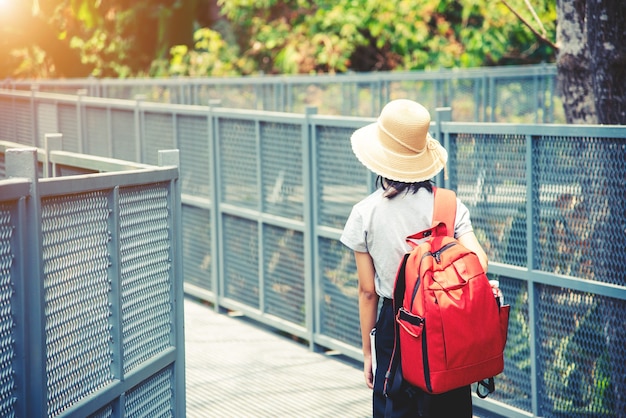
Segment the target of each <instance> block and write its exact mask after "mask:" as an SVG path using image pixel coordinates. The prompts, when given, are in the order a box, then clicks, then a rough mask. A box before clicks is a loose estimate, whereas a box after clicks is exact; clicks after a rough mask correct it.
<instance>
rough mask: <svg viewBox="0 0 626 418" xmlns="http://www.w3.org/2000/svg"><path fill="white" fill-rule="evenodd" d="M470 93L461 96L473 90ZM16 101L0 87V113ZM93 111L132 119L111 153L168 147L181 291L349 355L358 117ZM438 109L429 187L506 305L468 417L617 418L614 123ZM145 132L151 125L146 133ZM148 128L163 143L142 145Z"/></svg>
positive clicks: (624, 295)
mask: <svg viewBox="0 0 626 418" xmlns="http://www.w3.org/2000/svg"><path fill="white" fill-rule="evenodd" d="M516 82H517V81H516ZM535 82H536V81H533V82H532V83H535ZM528 85H529V84H528V83H526V84H522V85H520V88H522V89H523V88H526V87H524V86H528ZM478 86H479V84H473V83H470V82H467V83H465V84H464V86H463V88H464V91H465V92H466V94H468V95H469V94H470V93H471V94H474V93H476V94H479V93H481V92H480V89H479V88H478ZM520 91H522V90H520ZM437 94H444V92H441V91H439V92H437ZM481 94H482V93H481ZM6 97H8V99H6V101H5V98H6ZM34 97H35V99H37V100H42V101H55V102H56V103H57V105H56V106H57V112H58V113H57V115H61V114H62V113H67V114H70V113H72V114H74V115H76V117H77V118H80V117H81V115H82V112H80V111H77V109H76V108H75V109H74V111H72V112H69V111H67V109H69V108H70V104H71V103H74V106H76V107H77V108H80V107H81V106H82V105H83V104H82V103H83V102H84V101H85V100H87V99H86V98H84V97H83V98H80V100H79V99H76V98H68V97H66V96H63V97H60V96H52V97H50V96H47V95H45V94H42V93H39V94H37V95H35V96H34ZM481 97H484V95H483V96H481ZM30 100H33V98H32V95H31V94H25V93H17V92H12V93H10V94H2V93H0V105H2V103H3V101H5V102H4V103H7V102H10V103H15V102H20V101H24V102H26V103H30ZM72 100H74V102H72ZM89 100H92V101H93V102H91V103H90V104H89V105H90V107H91V108H92V109H96V108H97V106H96V104H97V100H96V99H89ZM100 100H102V99H100ZM22 104H23V103H22ZM2 106H5V105H2ZM528 106H530V104H529V105H528ZM25 107H30V105H29V106H20V107H18V108H13V107H11V109H14V110H11V112H15V111H21V110H20V109H24V108H25ZM15 109H17V110H15ZM99 111H100V114H101V117H103V118H107V117H108V116H107V115H112V114H113V113H115V114H117V116H116V118H119V119H123V120H126V121H128V122H130V121H134V123H133V125H132V126H129V128H128V131H126V132H125V135H127V136H128V137H129V138H130V137H132V141H129V142H132V144H133V147H130V146H129V147H128V152H129V153H130V154H129V156H127V157H126V158H132V155H131V154H133V153H135V152H137V150H142V151H141V153H139V154H140V155H139V157H140V158H141V155H143V153H144V152H145V150H149V149H152V148H154V147H155V145H152V144H151V141H155V143H157V144H160V145H161V146H162V145H166V144H170V143H171V144H175V145H177V146H178V147H180V148H181V167H180V172H181V178H182V185H181V188H182V189H183V191H184V193H183V203H184V205H183V208H182V211H183V219H182V231H181V234H182V236H183V242H182V249H183V254H184V266H183V268H184V274H185V284H186V285H187V286H186V288H187V291H188V292H189V293H190V294H192V295H195V296H198V297H202V298H204V299H208V300H209V301H212V302H214V303H215V304H216V305H218V306H221V307H225V308H227V309H235V310H239V311H242V312H244V313H245V314H246V315H249V316H251V317H253V318H256V319H259V320H261V321H263V322H266V323H269V324H270V325H274V326H276V327H277V328H279V329H281V330H284V331H287V332H290V333H292V334H294V335H296V336H299V337H302V338H305V339H307V340H309V341H311V343H312V344H320V345H323V346H325V347H328V348H331V349H337V350H340V351H342V352H343V353H345V354H347V355H349V356H351V357H354V358H360V355H361V354H360V348H359V346H360V335H359V327H358V300H357V293H356V292H357V276H356V271H355V267H354V259H353V255H352V253H351V252H350V251H348V250H347V249H346V248H345V247H343V246H342V245H341V244H340V243H339V241H338V238H339V236H340V233H341V228H342V227H343V224H344V222H345V220H346V218H347V216H348V214H349V212H350V209H351V207H352V205H354V204H355V203H356V202H358V201H359V200H360V199H362V198H363V197H365V196H366V195H367V194H368V193H369V192H370V191H371V190H372V189H373V183H374V177H373V176H372V175H371V174H370V173H369V172H368V171H367V170H366V169H365V168H364V167H363V166H362V165H361V164H360V163H359V162H358V161H357V160H356V158H355V157H354V156H353V154H352V150H351V147H350V142H349V138H350V135H351V133H352V132H353V131H354V129H355V128H358V127H361V126H363V125H364V124H366V123H369V122H371V121H372V119H369V118H353V117H332V116H320V115H316V114H313V113H311V112H310V111H308V112H307V113H306V114H304V115H294V114H284V113H274V112H260V111H242V110H235V109H225V108H220V107H211V108H200V107H197V106H180V105H176V106H171V107H168V106H164V105H156V104H151V103H147V102H120V101H115V102H114V101H107V100H102V103H101V105H100V108H99ZM459 111H464V110H462V109H460V110H459ZM454 112H455V110H454V109H452V113H454ZM146 114H149V115H150V117H149V118H146V117H145V115H146ZM121 115H125V116H121ZM445 115H446V112H439V113H438V117H437V119H439V121H440V122H441V123H433V125H432V132H431V133H432V134H433V135H434V136H435V137H436V138H438V139H439V140H440V141H442V143H443V144H444V145H445V146H446V148H447V149H448V152H449V164H448V175H449V178H448V179H447V180H445V181H444V179H443V176H440V177H439V178H437V182H438V184H439V185H445V186H448V187H450V188H452V189H454V190H456V191H457V194H458V196H459V198H460V199H461V200H462V201H463V202H464V203H465V204H466V205H467V206H468V207H469V209H470V213H471V216H472V223H473V225H474V229H475V232H476V235H477V236H478V239H479V240H480V242H481V243H482V244H483V246H484V247H485V250H486V251H487V253H488V255H489V258H490V270H489V271H490V272H489V276H490V278H495V279H499V280H500V283H501V287H502V289H503V291H504V293H505V298H506V299H507V300H508V301H509V302H510V303H511V305H512V306H511V319H510V327H509V340H508V341H509V342H508V344H507V347H506V352H505V358H506V360H505V370H504V372H503V373H502V374H501V375H500V376H499V377H498V379H497V382H498V383H497V391H496V393H494V394H493V395H491V396H490V397H489V399H492V400H496V401H501V404H500V403H491V401H490V400H489V399H488V400H486V401H483V400H479V399H476V405H477V406H480V407H483V408H485V409H488V410H491V411H497V412H498V413H501V414H505V415H509V414H512V416H515V415H516V414H518V416H519V414H520V412H519V411H522V412H521V415H524V414H526V415H534V416H563V415H567V414H568V413H571V414H572V415H573V416H588V415H589V414H591V415H593V414H595V415H601V416H620V415H621V414H622V412H623V411H624V408H626V400H625V398H624V396H623V393H626V389H625V388H626V382H624V378H623V376H624V368H623V366H620V364H626V358H625V357H624V355H623V354H621V351H620V350H621V347H623V346H624V341H625V338H626V329H625V328H624V325H622V324H621V323H620V322H619V318H622V317H623V316H624V314H626V303H625V301H626V283H625V276H624V275H623V273H622V272H623V270H624V268H625V267H626V259H625V255H624V254H625V253H624V251H622V250H621V249H623V248H625V247H626V245H625V244H626V242H624V241H625V235H624V228H625V225H626V219H625V217H626V215H625V214H626V206H625V205H626V203H624V202H626V199H625V194H624V190H625V189H624V181H623V179H624V178H626V171H625V170H626V128H624V127H607V126H568V125H539V124H533V125H520V124H517V125H516V124H506V125H505V124H495V123H494V124H487V123H485V124H475V123H471V124H465V123H460V122H447V121H446V120H445ZM111 120H112V118H111ZM152 121H160V122H159V123H161V122H162V123H163V124H162V125H158V126H159V129H154V128H152V129H151V130H147V129H146V127H145V126H144V125H145V124H146V123H148V122H150V123H152ZM74 124H75V125H76V126H79V127H80V129H79V131H80V132H83V134H82V136H81V137H80V141H82V142H89V141H91V135H90V132H89V129H88V128H86V125H85V124H84V122H82V121H81V119H78V120H75V121H74ZM0 129H2V132H14V131H12V130H11V129H7V128H1V127H0ZM108 129H109V131H110V130H111V128H108ZM160 130H167V131H168V133H167V135H164V136H159V137H158V138H155V136H158V132H157V131H160ZM129 131H132V132H133V133H132V134H131V133H130V132H129ZM147 132H150V134H149V135H147V134H146V133H147ZM14 135H15V133H14ZM164 138H166V140H165V141H164ZM17 139H19V140H21V141H29V140H30V138H25V137H18V138H17ZM108 141H110V143H112V141H113V138H110V137H109V138H108ZM79 145H80V144H79ZM85 145H86V144H82V145H80V146H81V147H83V148H85ZM72 146H73V145H72ZM105 148H106V147H103V149H105ZM108 149H109V150H110V151H109V152H111V153H113V152H117V150H119V149H121V148H117V147H113V146H111V145H108ZM133 155H134V154H133ZM140 160H141V159H140ZM163 210H164V209H163ZM585 318H588V319H585ZM589 318H593V319H589ZM573 350H578V351H580V352H581V353H582V354H581V355H572V351H573ZM620 362H621V363H620ZM575 398H578V399H582V400H584V401H580V400H575ZM580 402H584V403H585V405H582V406H581V405H578V404H576V403H580ZM503 405H504V406H503ZM585 414H588V415H585Z"/></svg>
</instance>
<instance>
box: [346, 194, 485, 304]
mask: <svg viewBox="0 0 626 418" xmlns="http://www.w3.org/2000/svg"><path fill="white" fill-rule="evenodd" d="M383 193H384V190H383V189H382V188H379V189H378V190H376V191H375V192H374V193H372V194H371V195H369V196H368V197H366V198H365V199H363V200H361V201H360V202H359V203H357V204H356V205H354V207H353V208H352V212H351V213H350V216H349V217H348V220H347V221H346V225H345V227H344V229H343V233H342V235H341V242H342V243H343V244H344V245H345V246H347V247H348V248H350V249H351V250H353V251H358V252H367V253H369V254H370V256H371V257H372V259H373V260H374V268H375V269H376V276H375V284H376V293H378V295H379V296H381V297H385V298H389V299H391V298H392V293H393V285H394V282H395V279H396V273H397V270H398V265H399V263H400V260H401V259H402V257H403V255H404V254H405V253H406V252H407V251H409V250H410V249H411V246H410V245H409V244H407V242H406V237H408V236H409V235H412V234H415V233H417V232H420V231H423V230H424V229H428V228H430V227H431V226H432V218H433V203H434V196H433V194H432V193H430V192H428V190H426V189H424V188H421V189H419V191H418V192H417V193H412V192H411V191H409V192H408V193H405V192H400V193H399V194H398V195H396V196H395V197H394V198H393V199H389V198H386V197H384V196H383ZM471 231H473V228H472V223H471V221H470V215H469V210H468V209H467V207H466V206H465V205H464V204H463V203H462V202H461V201H460V200H459V199H458V198H457V208H456V219H455V221H454V236H455V237H457V238H458V237H460V236H461V235H463V234H466V233H468V232H471Z"/></svg>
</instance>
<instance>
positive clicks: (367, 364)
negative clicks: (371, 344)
mask: <svg viewBox="0 0 626 418" xmlns="http://www.w3.org/2000/svg"><path fill="white" fill-rule="evenodd" d="M363 374H364V375H365V384H366V385H367V387H368V388H370V389H374V374H373V373H372V356H371V355H369V356H364V358H363Z"/></svg>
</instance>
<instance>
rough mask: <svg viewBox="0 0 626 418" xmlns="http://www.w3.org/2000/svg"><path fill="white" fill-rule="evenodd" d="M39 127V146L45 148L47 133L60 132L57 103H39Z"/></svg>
mask: <svg viewBox="0 0 626 418" xmlns="http://www.w3.org/2000/svg"><path fill="white" fill-rule="evenodd" d="M36 106H37V127H38V129H39V132H38V136H39V138H37V141H38V143H37V146H39V147H41V148H43V147H44V146H45V144H46V142H45V135H46V134H52V133H57V132H59V123H58V120H57V109H56V105H54V104H52V103H38V104H37V105H36Z"/></svg>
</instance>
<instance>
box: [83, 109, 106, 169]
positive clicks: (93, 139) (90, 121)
mask: <svg viewBox="0 0 626 418" xmlns="http://www.w3.org/2000/svg"><path fill="white" fill-rule="evenodd" d="M84 115H85V126H86V129H85V136H86V137H87V141H85V144H86V147H85V148H86V149H85V150H84V152H85V153H86V154H91V155H98V156H101V157H110V152H109V145H110V144H109V118H108V117H107V109H106V108H92V107H85V111H84Z"/></svg>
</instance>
